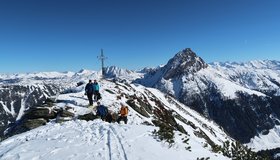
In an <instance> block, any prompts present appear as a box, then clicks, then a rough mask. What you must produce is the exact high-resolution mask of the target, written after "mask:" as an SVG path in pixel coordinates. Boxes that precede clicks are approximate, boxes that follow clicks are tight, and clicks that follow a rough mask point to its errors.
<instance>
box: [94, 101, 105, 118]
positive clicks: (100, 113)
mask: <svg viewBox="0 0 280 160" xmlns="http://www.w3.org/2000/svg"><path fill="white" fill-rule="evenodd" d="M107 114H108V108H107V107H105V106H104V105H101V104H100V102H97V107H96V115H97V116H99V117H100V118H101V119H102V120H103V121H104V120H106V117H107Z"/></svg>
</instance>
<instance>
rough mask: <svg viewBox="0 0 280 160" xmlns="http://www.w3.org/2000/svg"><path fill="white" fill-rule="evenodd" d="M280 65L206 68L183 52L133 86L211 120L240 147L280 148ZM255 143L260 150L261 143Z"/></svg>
mask: <svg viewBox="0 0 280 160" xmlns="http://www.w3.org/2000/svg"><path fill="white" fill-rule="evenodd" d="M279 64H280V62H278V61H268V60H267V61H251V62H248V63H213V64H210V65H208V64H206V63H205V62H204V61H203V60H202V59H201V58H200V57H198V56H197V55H196V54H195V53H194V52H193V51H191V50H190V49H185V50H182V51H180V52H179V53H177V54H176V55H175V56H174V57H173V58H172V59H170V60H169V61H168V63H167V64H166V65H165V66H163V67H162V68H159V69H158V70H156V71H152V72H150V73H147V74H146V75H145V76H144V78H141V79H137V80H136V81H135V82H136V83H141V84H143V85H145V86H147V87H155V88H158V89H159V90H161V91H163V92H165V93H168V94H170V95H172V96H174V97H175V98H176V99H178V100H179V101H180V102H182V103H184V104H186V105H188V106H190V107H191V108H193V109H194V110H196V111H198V112H200V113H201V114H203V115H205V116H206V117H208V118H210V119H212V120H214V121H215V122H216V123H218V124H219V125H221V126H222V127H223V128H224V129H225V130H226V131H227V132H228V133H229V134H230V135H231V136H232V137H234V138H235V139H237V140H239V141H241V142H242V143H249V142H252V141H254V138H255V137H256V138H257V137H258V136H265V135H273V138H271V141H270V142H266V143H275V144H277V145H273V147H280V143H279V142H278V141H274V139H275V138H277V139H279V137H280V134H279V130H278V129H277V126H278V125H279V124H280V123H279V122H280V121H279V118H280V110H279V107H280V106H279V105H280V97H279V92H280V70H279V67H280V65H279ZM275 130H276V132H275ZM270 132H273V133H274V134H270ZM267 139H269V138H266V139H263V140H267ZM258 140H259V144H260V143H264V142H261V141H262V140H261V139H258ZM259 146H261V145H259ZM267 148H270V147H269V146H264V145H262V147H260V148H258V149H259V150H260V149H267Z"/></svg>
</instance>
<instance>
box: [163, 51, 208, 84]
mask: <svg viewBox="0 0 280 160" xmlns="http://www.w3.org/2000/svg"><path fill="white" fill-rule="evenodd" d="M207 66H208V65H207V64H206V63H205V62H204V61H203V59H201V58H200V57H198V56H197V55H196V54H195V53H194V52H193V51H192V50H191V49H190V48H187V49H184V50H183V51H181V52H179V53H177V54H176V55H175V56H174V57H173V58H172V59H170V60H169V61H168V63H167V64H166V65H165V66H164V73H163V78H164V79H166V80H168V79H171V78H174V77H178V76H181V74H182V73H195V72H197V71H199V70H201V69H203V68H206V67H207Z"/></svg>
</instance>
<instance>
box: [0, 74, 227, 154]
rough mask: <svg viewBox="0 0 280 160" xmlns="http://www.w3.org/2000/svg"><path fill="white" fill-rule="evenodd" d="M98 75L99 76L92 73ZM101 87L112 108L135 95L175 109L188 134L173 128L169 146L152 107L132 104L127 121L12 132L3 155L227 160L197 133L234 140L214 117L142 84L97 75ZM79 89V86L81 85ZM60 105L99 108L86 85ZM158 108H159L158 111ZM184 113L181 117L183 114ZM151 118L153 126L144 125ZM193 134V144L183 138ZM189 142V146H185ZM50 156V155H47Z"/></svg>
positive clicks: (81, 109) (87, 110) (1, 147)
mask: <svg viewBox="0 0 280 160" xmlns="http://www.w3.org/2000/svg"><path fill="white" fill-rule="evenodd" d="M93 78H97V77H93ZM99 83H100V86H101V94H102V97H103V98H102V100H101V103H102V104H104V105H105V106H107V107H108V109H109V110H110V111H112V112H117V111H118V110H119V107H120V104H121V103H124V104H126V105H127V106H129V105H128V102H129V100H131V98H133V97H134V98H135V99H134V102H135V104H137V105H138V104H139V103H140V102H141V103H143V102H144V103H145V104H146V105H151V107H152V108H151V109H152V110H158V111H160V110H161V109H163V108H161V109H160V107H158V104H159V103H160V104H161V107H164V108H165V109H166V110H170V111H172V113H173V114H174V115H177V116H175V117H178V118H175V120H176V123H178V124H180V125H182V127H183V128H184V130H185V131H186V132H187V133H188V135H186V134H183V133H180V132H179V131H176V132H175V139H174V140H175V143H174V146H173V147H171V148H170V147H169V145H168V144H166V143H165V142H159V141H157V140H156V139H155V138H154V136H153V134H152V131H153V130H155V129H158V128H157V127H155V126H154V125H153V120H155V115H154V112H149V113H147V115H142V114H140V113H139V111H136V110H135V108H132V107H131V106H129V116H128V119H129V121H128V125H124V124H120V125H119V124H117V123H113V124H109V123H107V122H103V121H101V120H94V121H89V122H86V121H80V120H73V121H70V122H66V123H62V124H57V123H54V122H50V123H48V124H47V125H46V126H43V127H40V128H37V129H34V130H31V131H29V132H26V133H23V134H20V135H16V136H14V137H11V138H9V139H7V140H5V141H3V142H2V143H0V158H1V159H7V160H8V159H19V158H18V157H21V158H22V159H30V158H38V159H44V158H51V159H71V158H72V159H73V158H74V159H135V158H136V159H155V160H156V159H171V158H172V157H175V156H176V158H177V159H186V157H188V158H190V159H196V158H201V157H210V158H211V159H217V160H220V159H228V158H226V157H224V156H222V155H220V154H217V153H213V152H212V151H211V147H210V145H209V143H210V142H208V141H207V140H206V138H203V137H201V136H199V135H200V134H202V133H203V134H205V135H206V136H207V137H209V139H210V140H211V141H212V142H213V143H214V144H217V145H222V143H223V142H224V141H226V140H229V141H231V138H230V137H228V136H227V134H226V133H224V132H223V130H222V129H221V128H220V127H219V126H218V125H216V124H215V123H214V122H213V121H209V120H207V119H206V118H204V117H203V116H201V115H200V114H199V113H197V112H195V111H193V110H191V109H190V108H188V107H187V106H185V105H183V104H181V103H180V102H178V101H177V100H175V99H174V98H172V97H170V96H168V95H166V94H164V93H162V92H160V91H158V90H157V89H153V88H146V87H144V86H141V85H136V84H127V83H120V82H111V81H107V80H99ZM79 88H80V87H79ZM57 99H58V100H59V103H58V104H56V107H61V108H64V107H66V106H67V107H72V108H73V112H74V113H75V114H76V115H82V114H85V113H90V112H95V110H92V108H87V107H86V106H87V104H88V101H87V99H86V98H85V96H84V90H83V89H82V88H80V89H76V92H74V93H66V94H61V95H59V96H58V98H57ZM159 109H160V110H159ZM180 117H181V118H180ZM144 123H146V124H147V123H149V124H151V125H152V126H146V125H143V124H144ZM186 136H187V137H188V138H189V139H190V140H189V144H186V143H183V140H182V139H186ZM188 146H191V151H188V150H186V147H188ZM46 156H47V157H46Z"/></svg>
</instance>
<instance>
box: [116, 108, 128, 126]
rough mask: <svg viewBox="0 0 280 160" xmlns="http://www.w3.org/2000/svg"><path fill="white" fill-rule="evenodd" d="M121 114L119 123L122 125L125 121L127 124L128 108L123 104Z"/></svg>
mask: <svg viewBox="0 0 280 160" xmlns="http://www.w3.org/2000/svg"><path fill="white" fill-rule="evenodd" d="M119 114H120V116H119V118H118V120H117V122H118V123H120V121H122V120H123V121H124V123H125V124H127V115H128V107H127V106H125V105H124V104H122V106H121V109H120V112H119Z"/></svg>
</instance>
